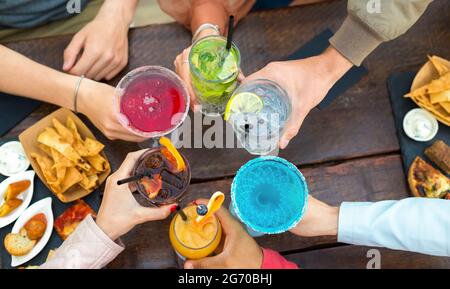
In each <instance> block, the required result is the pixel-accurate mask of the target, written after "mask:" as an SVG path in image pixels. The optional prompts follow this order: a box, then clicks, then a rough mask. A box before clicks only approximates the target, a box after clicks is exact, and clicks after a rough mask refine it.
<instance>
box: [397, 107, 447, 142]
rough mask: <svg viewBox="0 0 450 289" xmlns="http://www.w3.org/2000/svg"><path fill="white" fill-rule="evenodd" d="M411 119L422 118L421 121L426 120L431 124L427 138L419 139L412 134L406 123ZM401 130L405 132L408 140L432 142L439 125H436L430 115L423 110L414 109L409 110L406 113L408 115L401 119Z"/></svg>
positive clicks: (435, 121)
mask: <svg viewBox="0 0 450 289" xmlns="http://www.w3.org/2000/svg"><path fill="white" fill-rule="evenodd" d="M413 117H418V118H422V119H425V120H428V121H429V122H430V123H431V125H432V128H431V133H430V134H429V135H428V136H427V137H425V138H419V137H417V136H416V135H414V132H413V131H412V130H411V129H410V128H408V125H407V122H408V120H409V119H411V118H413ZM403 130H404V131H405V133H406V135H407V136H408V137H409V138H411V139H413V140H415V141H420V142H427V141H430V140H432V139H433V138H434V137H435V136H436V134H437V133H438V130H439V124H438V122H437V120H436V118H435V117H434V116H433V115H432V114H431V113H429V112H428V111H426V110H425V109H422V108H414V109H411V110H410V111H408V113H407V114H406V115H405V117H404V118H403Z"/></svg>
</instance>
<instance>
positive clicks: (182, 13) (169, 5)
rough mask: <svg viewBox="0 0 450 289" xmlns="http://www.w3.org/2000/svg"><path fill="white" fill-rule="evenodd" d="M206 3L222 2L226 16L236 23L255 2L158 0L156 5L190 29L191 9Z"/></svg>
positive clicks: (235, 0) (232, 0)
mask: <svg viewBox="0 0 450 289" xmlns="http://www.w3.org/2000/svg"><path fill="white" fill-rule="evenodd" d="M207 1H220V2H224V4H225V8H226V9H227V12H228V14H229V15H234V17H235V19H236V22H237V21H239V20H241V19H242V18H244V17H245V16H246V15H247V14H248V13H249V12H250V10H251V9H252V7H253V5H254V4H255V2H256V0H158V3H159V6H160V8H161V10H162V11H164V12H165V13H167V14H168V15H170V16H171V17H173V18H174V19H175V21H177V22H178V23H180V24H182V25H184V26H185V27H186V28H188V29H190V24H191V17H192V9H193V7H195V4H196V3H199V2H207Z"/></svg>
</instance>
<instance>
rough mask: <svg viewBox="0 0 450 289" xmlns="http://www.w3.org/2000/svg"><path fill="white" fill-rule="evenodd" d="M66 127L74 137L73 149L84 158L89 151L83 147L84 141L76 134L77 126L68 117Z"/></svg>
mask: <svg viewBox="0 0 450 289" xmlns="http://www.w3.org/2000/svg"><path fill="white" fill-rule="evenodd" d="M66 126H67V127H68V129H69V130H70V131H71V132H72V134H73V136H74V141H73V143H72V146H73V148H74V149H75V150H76V151H77V152H78V154H79V155H80V156H82V157H85V156H87V155H88V154H89V151H88V150H87V149H86V148H85V147H84V141H83V139H82V138H81V136H80V134H79V133H78V129H77V125H76V124H75V121H74V120H73V119H72V118H71V117H68V118H67V121H66Z"/></svg>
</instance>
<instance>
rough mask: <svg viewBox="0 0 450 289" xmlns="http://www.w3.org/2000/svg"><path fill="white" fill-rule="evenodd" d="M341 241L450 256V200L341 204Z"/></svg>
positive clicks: (423, 199)
mask: <svg viewBox="0 0 450 289" xmlns="http://www.w3.org/2000/svg"><path fill="white" fill-rule="evenodd" d="M338 241H339V242H343V243H349V244H354V245H364V246H376V247H386V248H390V249H396V250H404V251H411V252H417V253H423V254H428V255H435V256H450V200H440V199H426V198H408V199H404V200H401V201H381V202H376V203H359V202H355V203H347V202H344V203H342V204H341V207H340V211H339V227H338Z"/></svg>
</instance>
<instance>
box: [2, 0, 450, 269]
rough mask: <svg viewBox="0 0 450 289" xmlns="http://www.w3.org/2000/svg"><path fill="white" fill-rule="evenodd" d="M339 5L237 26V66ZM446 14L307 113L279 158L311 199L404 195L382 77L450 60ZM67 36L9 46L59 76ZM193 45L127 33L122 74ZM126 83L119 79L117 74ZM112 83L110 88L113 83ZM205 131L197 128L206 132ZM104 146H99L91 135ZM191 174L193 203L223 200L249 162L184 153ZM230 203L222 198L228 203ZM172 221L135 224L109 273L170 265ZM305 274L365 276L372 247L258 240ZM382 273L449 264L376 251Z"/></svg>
mask: <svg viewBox="0 0 450 289" xmlns="http://www.w3.org/2000/svg"><path fill="white" fill-rule="evenodd" d="M346 14H347V13H346V1H332V2H328V3H322V4H317V5H310V6H304V7H298V8H287V9H281V10H274V11H267V12H257V13H252V14H251V15H249V16H248V17H247V18H246V19H244V20H243V21H242V22H241V23H240V24H239V27H238V29H237V31H236V33H235V41H236V43H237V45H238V46H239V48H240V50H241V53H242V68H243V71H244V73H246V74H249V73H251V72H253V71H256V70H258V69H260V68H262V67H263V66H264V65H265V64H266V63H268V62H269V61H272V60H278V59H283V58H285V57H286V56H288V55H289V54H291V53H292V52H294V51H295V50H296V49H298V48H299V47H300V46H301V45H302V44H303V43H305V42H307V41H308V40H310V39H312V38H313V37H314V36H315V35H316V34H318V33H320V32H321V31H323V30H324V29H326V28H331V29H333V30H334V31H335V30H336V29H337V28H339V25H340V23H342V21H343V20H344V18H345V16H346ZM449 19H450V6H449V5H448V3H447V1H446V0H440V1H435V2H434V3H432V4H431V5H430V7H429V9H428V10H427V11H426V13H425V14H424V15H423V17H422V18H421V19H420V20H419V21H418V23H417V24H416V25H415V26H414V27H413V28H412V29H411V30H410V31H409V32H408V33H406V34H405V35H404V36H402V37H400V38H398V39H397V40H395V41H392V42H390V43H386V44H383V45H382V46H381V47H379V48H378V49H377V50H376V51H375V52H374V53H372V55H371V56H370V57H368V59H367V60H366V61H365V64H364V65H365V66H366V67H367V68H368V70H369V74H368V76H367V77H365V78H364V79H362V80H361V81H360V82H359V83H358V84H357V85H356V86H354V87H352V88H351V89H350V90H348V91H347V92H346V93H345V94H344V95H342V96H340V97H339V98H338V99H337V100H336V101H335V102H334V103H333V104H332V105H331V106H329V107H328V108H326V109H325V110H321V111H319V110H314V111H312V112H311V113H310V115H309V116H308V118H307V119H306V121H305V122H304V124H303V126H302V129H301V131H300V134H299V135H298V136H297V137H296V138H295V139H294V140H293V141H292V142H291V143H290V145H289V147H288V148H287V149H286V150H284V151H282V152H281V154H280V156H281V157H284V158H286V159H288V160H290V161H291V162H293V163H295V164H296V165H297V166H298V167H299V168H300V169H301V171H302V172H303V174H304V175H305V177H306V179H307V181H308V184H309V187H310V192H311V194H312V195H313V196H314V197H316V198H319V199H321V200H323V201H325V202H327V203H329V204H332V205H339V204H340V203H341V202H342V201H379V200H386V199H402V198H405V197H408V196H409V192H408V188H407V184H406V182H405V174H404V172H403V169H402V164H401V157H400V154H399V144H398V140H397V137H396V133H395V127H394V121H393V116H392V111H391V106H390V103H389V99H388V92H387V89H386V79H387V77H388V75H389V74H390V73H391V72H394V71H408V70H409V71H415V70H417V69H418V68H419V67H420V65H421V64H422V63H424V61H425V60H426V55H427V54H437V55H441V56H444V57H447V58H448V57H449V56H450V46H448V41H447V40H448V39H449V38H450V29H449ZM70 39H71V37H70V36H62V37H55V38H48V39H39V40H33V41H26V42H19V43H12V44H9V45H8V46H9V47H10V48H12V49H14V50H16V51H19V52H21V53H23V54H25V55H27V56H29V57H30V58H32V59H34V60H36V61H38V62H40V63H43V64H46V65H48V66H51V67H54V68H57V69H60V67H61V66H62V53H63V50H64V48H65V47H66V45H67V44H68V43H69V41H70ZM189 43H190V34H189V33H188V31H186V30H184V29H183V28H182V27H181V26H179V25H177V24H168V25H153V26H149V27H144V28H139V29H134V30H132V31H131V32H130V61H129V65H128V67H126V69H125V70H124V72H123V73H126V72H127V71H130V70H131V69H133V68H136V67H138V66H141V65H149V64H153V65H162V66H166V67H169V68H172V69H173V60H174V57H175V56H176V55H177V54H178V53H179V52H180V51H181V50H182V49H183V48H184V47H186V46H188V45H189ZM122 75H123V74H122ZM120 77H121V76H118V77H117V78H116V79H115V80H113V81H112V82H111V84H113V85H114V84H116V83H117V81H118V79H120ZM54 109H55V107H54V106H51V105H46V104H45V105H42V106H41V107H40V108H39V109H38V110H37V111H35V112H34V113H33V114H32V115H30V116H29V117H28V118H27V119H25V120H24V121H23V122H21V123H20V124H19V125H18V126H17V127H16V128H14V129H13V130H11V131H10V132H9V133H8V134H7V135H6V136H5V137H10V136H15V135H17V134H19V133H20V132H21V131H23V130H24V129H26V128H27V127H28V126H30V125H31V124H32V123H34V122H35V121H37V120H39V119H40V118H42V117H44V116H45V115H47V114H48V113H49V112H51V111H53V110H54ZM206 127H207V126H204V127H203V129H205V128H206ZM96 134H97V136H99V137H100V139H101V140H102V141H106V140H105V139H104V138H103V137H102V136H101V135H100V134H99V133H98V131H96ZM106 142H107V154H108V156H109V158H110V161H111V162H112V165H113V168H117V167H118V166H119V165H120V163H121V162H122V160H123V159H124V157H125V155H126V154H127V153H128V152H130V151H134V150H137V149H138V146H137V145H136V144H133V143H126V142H122V141H114V142H110V141H106ZM183 153H184V154H185V155H186V156H187V159H188V160H189V162H190V165H191V167H192V176H193V179H192V184H191V186H190V188H189V195H188V197H187V198H186V199H187V201H188V200H192V199H195V198H198V197H202V196H203V197H205V196H208V195H209V194H210V193H211V192H213V191H216V190H221V191H223V192H225V193H226V194H229V191H230V184H231V181H232V178H233V176H234V174H235V172H236V170H237V169H238V168H239V167H240V166H241V165H243V164H244V163H245V162H247V161H248V160H250V159H251V158H252V157H251V156H250V155H249V154H248V153H246V152H245V151H244V150H242V149H205V148H198V149H184V150H183ZM228 200H229V198H228ZM168 226H169V220H166V221H163V222H152V223H147V224H143V225H140V226H137V227H136V228H134V229H133V230H132V231H131V232H129V233H128V234H127V235H125V236H123V238H122V239H123V242H124V243H125V244H126V246H127V247H126V249H125V251H124V252H123V253H122V254H121V255H120V256H119V257H118V258H117V259H116V260H114V261H113V262H112V263H111V264H110V265H109V267H110V268H169V267H175V266H176V263H175V256H174V253H173V251H172V249H171V246H170V243H169V238H168ZM257 242H258V243H259V244H260V245H261V246H264V247H268V248H272V249H275V250H278V251H280V252H281V253H282V254H284V255H285V256H287V258H289V259H291V260H294V261H296V262H297V263H298V264H299V265H300V266H302V267H304V268H342V267H345V268H366V264H367V262H368V260H369V259H368V258H367V256H366V254H367V251H368V250H369V249H370V248H365V247H358V246H353V245H346V244H339V243H337V241H336V239H335V238H330V237H321V238H300V237H297V236H294V235H292V234H290V233H285V234H280V235H276V236H264V237H260V238H258V239H257ZM380 252H381V262H382V263H381V265H382V268H411V267H412V268H449V267H450V260H449V258H438V257H430V256H424V255H420V254H414V253H408V252H400V251H393V250H387V249H383V250H380Z"/></svg>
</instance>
